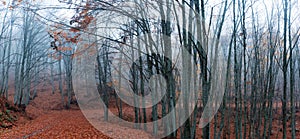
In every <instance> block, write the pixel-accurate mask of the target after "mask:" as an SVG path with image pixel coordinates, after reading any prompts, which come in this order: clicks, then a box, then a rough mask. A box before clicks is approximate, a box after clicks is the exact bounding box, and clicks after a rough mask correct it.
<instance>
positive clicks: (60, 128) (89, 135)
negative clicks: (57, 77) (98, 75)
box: [0, 92, 151, 139]
mask: <svg viewBox="0 0 300 139" xmlns="http://www.w3.org/2000/svg"><path fill="white" fill-rule="evenodd" d="M16 117H17V119H18V120H17V121H16V122H14V125H12V126H11V127H10V128H0V139H6V138H8V139H11V138H12V139H14V138H33V139H34V138H39V139H48V138H76V139H77V138H78V139H81V138H84V139H108V138H110V137H112V138H114V139H115V138H116V139H117V138H119V139H134V138H136V139H140V138H143V139H147V138H151V136H150V135H149V134H147V133H145V132H143V131H141V130H134V129H130V128H124V127H120V126H118V125H114V124H108V123H99V124H100V127H101V129H103V130H106V131H111V134H109V136H110V137H108V136H106V135H104V134H103V133H101V130H100V131H99V130H97V129H96V128H94V127H93V126H92V125H91V124H90V123H89V122H88V121H87V120H86V118H85V117H84V115H83V114H82V112H81V111H80V109H79V108H78V106H75V105H73V106H72V107H71V109H70V110H64V109H63V106H62V103H61V96H60V94H59V93H55V94H52V93H49V92H41V93H39V94H38V97H36V98H35V99H34V100H33V101H31V102H30V104H29V105H28V106H27V108H26V114H25V115H21V114H16ZM116 130H117V131H118V132H116Z"/></svg>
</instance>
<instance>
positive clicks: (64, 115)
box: [0, 91, 300, 139]
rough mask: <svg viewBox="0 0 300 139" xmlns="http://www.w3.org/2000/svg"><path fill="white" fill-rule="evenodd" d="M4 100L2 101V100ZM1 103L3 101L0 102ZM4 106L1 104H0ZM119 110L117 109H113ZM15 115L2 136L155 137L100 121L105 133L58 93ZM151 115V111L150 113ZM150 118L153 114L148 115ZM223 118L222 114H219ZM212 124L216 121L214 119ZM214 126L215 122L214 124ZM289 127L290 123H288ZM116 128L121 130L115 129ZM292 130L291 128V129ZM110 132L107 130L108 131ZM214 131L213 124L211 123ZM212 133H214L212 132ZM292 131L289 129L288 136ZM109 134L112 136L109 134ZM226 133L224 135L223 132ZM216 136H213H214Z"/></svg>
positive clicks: (277, 134) (276, 133) (277, 128)
mask: <svg viewBox="0 0 300 139" xmlns="http://www.w3.org/2000/svg"><path fill="white" fill-rule="evenodd" d="M0 102H1V100H0ZM0 104H1V103H0ZM0 106H1V105H0ZM113 111H116V110H113ZM124 111H125V112H124V113H125V114H124V116H125V115H127V116H129V117H131V118H130V119H133V109H130V108H124ZM11 113H12V114H11V115H12V116H13V117H16V118H17V119H18V120H17V121H16V122H14V123H13V124H9V123H8V125H9V126H7V128H0V138H1V139H2V138H9V139H11V138H13V139H14V138H93V139H98V138H99V139H100V138H103V139H106V138H110V137H112V138H116V139H117V138H119V139H134V138H136V139H140V138H142V139H147V138H152V136H151V135H150V134H149V133H146V132H144V131H141V130H135V129H130V128H126V127H120V126H119V125H114V124H108V123H101V124H100V126H101V129H104V128H106V129H108V130H111V134H107V135H104V134H103V133H101V131H99V130H97V129H96V128H94V127H93V126H92V125H91V124H90V123H89V122H88V121H87V120H86V118H85V117H84V115H83V114H82V112H81V111H80V109H79V107H78V106H76V105H72V106H71V109H70V110H65V109H64V108H63V105H62V103H61V95H60V94H59V93H55V94H52V93H49V92H46V91H45V92H40V93H39V94H38V96H37V97H36V98H35V99H34V100H32V101H31V102H30V104H29V105H28V106H27V108H26V113H24V112H19V113H18V112H11ZM148 113H149V114H151V112H148ZM276 115H278V116H277V117H275V118H274V121H273V126H274V127H273V129H274V130H272V138H282V130H281V127H282V126H281V121H280V120H279V119H280V117H279V116H280V114H276ZM149 117H150V116H149ZM219 118H220V116H219ZM233 120H234V118H232V120H231V124H230V127H225V128H227V129H229V130H230V131H231V133H229V134H230V136H228V135H226V137H225V138H227V137H228V138H231V137H234V121H233ZM212 123H213V122H212ZM296 123H297V125H296V126H297V129H298V132H297V133H296V136H297V137H300V132H299V129H300V113H299V112H298V113H297V119H296ZM212 125H213V124H212ZM287 125H288V126H289V124H287ZM115 129H117V130H118V132H115ZM289 129H290V128H289ZM106 131H107V130H106ZM196 133H197V135H196V138H201V136H202V129H200V128H197V132H196ZM211 133H213V126H211ZM212 135H213V134H212ZM290 135H291V132H290V130H288V137H290ZM108 136H109V137H108ZM222 136H223V135H222ZM211 137H212V138H213V136H211ZM177 138H179V137H177Z"/></svg>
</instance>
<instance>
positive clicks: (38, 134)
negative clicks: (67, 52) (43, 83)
mask: <svg viewBox="0 0 300 139" xmlns="http://www.w3.org/2000/svg"><path fill="white" fill-rule="evenodd" d="M0 138H104V139H108V138H109V137H107V136H105V135H103V134H102V133H101V132H100V131H98V130H97V129H95V128H93V126H92V125H90V124H89V122H88V121H87V120H86V119H85V117H84V116H83V115H82V113H81V112H80V110H69V111H67V110H63V111H51V112H49V113H48V114H45V115H42V116H39V117H38V118H37V119H35V120H32V121H29V122H27V123H26V124H24V125H19V126H17V127H14V128H12V129H10V130H4V131H0Z"/></svg>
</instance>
